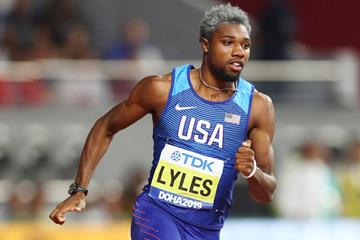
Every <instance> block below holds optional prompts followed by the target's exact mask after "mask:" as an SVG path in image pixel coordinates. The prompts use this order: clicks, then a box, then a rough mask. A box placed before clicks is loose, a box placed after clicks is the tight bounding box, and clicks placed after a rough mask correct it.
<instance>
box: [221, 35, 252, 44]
mask: <svg viewBox="0 0 360 240" xmlns="http://www.w3.org/2000/svg"><path fill="white" fill-rule="evenodd" d="M220 38H236V37H234V36H230V35H224V36H220ZM243 39H244V40H247V41H250V42H251V39H250V38H248V37H243Z"/></svg>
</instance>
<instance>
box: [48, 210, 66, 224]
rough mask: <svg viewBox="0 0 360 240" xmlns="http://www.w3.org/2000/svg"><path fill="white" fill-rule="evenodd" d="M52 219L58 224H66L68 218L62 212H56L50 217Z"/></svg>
mask: <svg viewBox="0 0 360 240" xmlns="http://www.w3.org/2000/svg"><path fill="white" fill-rule="evenodd" d="M50 218H51V220H52V221H53V222H54V223H56V224H61V225H62V224H64V222H65V221H66V218H65V216H64V214H61V213H56V214H55V215H53V216H51V217H50Z"/></svg>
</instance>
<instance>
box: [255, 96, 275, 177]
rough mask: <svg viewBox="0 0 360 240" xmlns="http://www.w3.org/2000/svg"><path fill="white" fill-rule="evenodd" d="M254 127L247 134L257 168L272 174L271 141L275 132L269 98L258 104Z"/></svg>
mask: <svg viewBox="0 0 360 240" xmlns="http://www.w3.org/2000/svg"><path fill="white" fill-rule="evenodd" d="M258 105H259V106H258V109H257V111H256V113H255V114H256V116H255V125H254V127H253V128H252V129H251V130H250V132H249V139H250V140H251V143H252V144H251V147H252V149H253V150H254V152H255V158H256V161H257V163H258V166H259V167H260V168H261V170H263V171H264V172H266V173H268V174H272V173H273V168H274V150H273V147H272V140H273V136H274V131H275V113H274V108H273V104H272V102H271V99H270V98H269V97H265V98H263V99H262V101H260V103H259V104H258Z"/></svg>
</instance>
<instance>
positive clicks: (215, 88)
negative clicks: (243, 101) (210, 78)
mask: <svg viewBox="0 0 360 240" xmlns="http://www.w3.org/2000/svg"><path fill="white" fill-rule="evenodd" d="M202 71H203V69H202V67H200V69H199V79H200V82H201V84H202V85H204V86H205V87H207V88H210V89H213V90H216V91H219V92H229V91H231V92H235V91H237V89H236V85H235V86H234V85H233V84H231V85H232V86H231V87H223V88H221V87H217V86H214V85H212V84H210V83H208V82H207V81H206V80H205V79H204V78H203V76H202V75H203V74H202Z"/></svg>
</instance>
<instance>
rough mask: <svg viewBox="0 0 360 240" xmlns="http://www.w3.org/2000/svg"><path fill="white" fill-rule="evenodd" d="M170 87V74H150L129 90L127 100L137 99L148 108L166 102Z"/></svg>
mask: <svg viewBox="0 0 360 240" xmlns="http://www.w3.org/2000/svg"><path fill="white" fill-rule="evenodd" d="M170 87H171V74H170V73H167V74H165V75H151V76H147V77H145V78H143V79H142V80H141V81H139V82H138V83H137V84H136V86H135V88H134V89H133V91H132V92H131V94H130V96H129V99H128V101H130V102H131V101H132V100H135V101H139V102H141V103H142V104H143V105H147V108H148V109H154V108H156V107H159V106H162V105H165V104H166V101H167V97H168V95H169V91H170Z"/></svg>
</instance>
